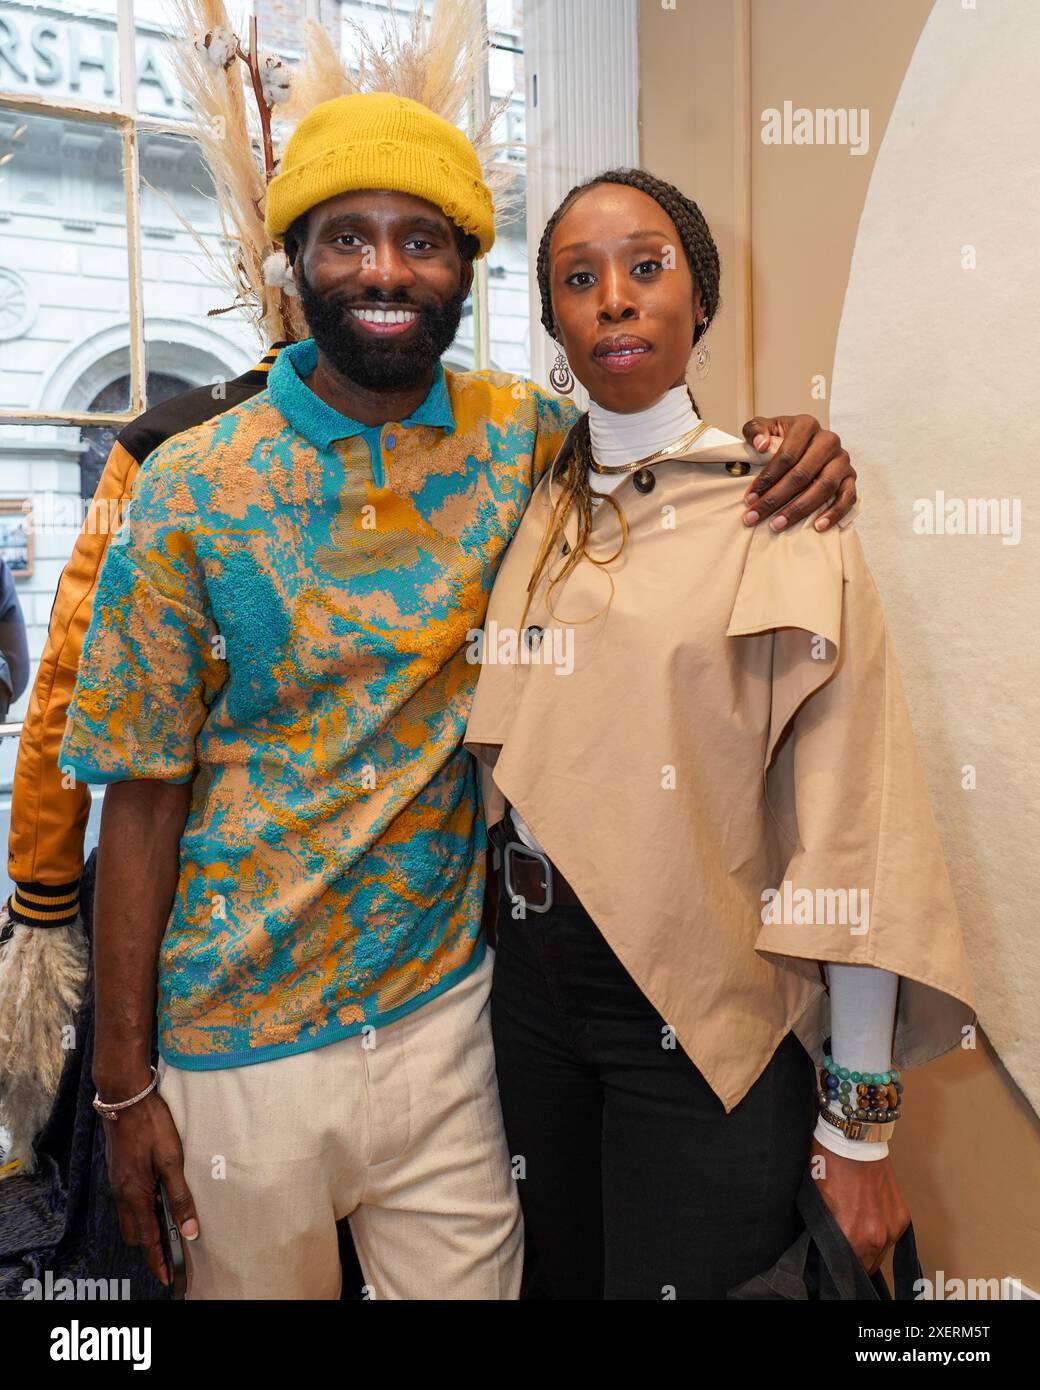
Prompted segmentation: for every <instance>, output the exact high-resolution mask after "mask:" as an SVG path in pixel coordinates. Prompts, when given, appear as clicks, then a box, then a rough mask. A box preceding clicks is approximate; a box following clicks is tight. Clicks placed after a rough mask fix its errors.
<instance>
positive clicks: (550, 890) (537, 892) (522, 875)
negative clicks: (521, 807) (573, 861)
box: [490, 806, 581, 912]
mask: <svg viewBox="0 0 1040 1390" xmlns="http://www.w3.org/2000/svg"><path fill="white" fill-rule="evenodd" d="M509 810H510V808H509V807H508V806H507V807H506V814H505V817H504V818H503V819H502V820H500V821H499V822H498V823H497V825H495V826H494V827H493V828H492V830H491V833H490V838H491V842H492V844H493V845H494V846H495V848H496V849H497V850H498V851H499V853H500V855H501V872H502V882H503V885H504V887H505V892H506V897H507V898H508V899H509V900H510V901H511V902H515V901H516V899H517V898H522V899H523V902H524V910H525V911H526V912H548V911H549V909H550V908H551V907H553V906H559V907H580V906H581V899H580V898H579V897H578V895H577V893H575V891H574V889H573V888H572V887H571V885H570V884H569V883H568V882H567V880H566V879H565V878H564V876H563V874H561V873H560V871H559V869H557V868H556V866H555V864H553V862H552V860H551V859H550V858H549V857H548V855H546V854H543V853H542V852H541V851H540V850H536V849H532V848H531V846H530V845H525V844H524V843H523V841H522V840H520V839H518V838H517V836H516V828H515V826H514V825H513V818H512V816H511V815H510V814H509Z"/></svg>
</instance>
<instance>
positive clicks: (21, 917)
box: [7, 439, 139, 926]
mask: <svg viewBox="0 0 1040 1390" xmlns="http://www.w3.org/2000/svg"><path fill="white" fill-rule="evenodd" d="M138 471H139V464H138V462H137V460H136V459H135V458H134V457H133V456H132V455H131V454H130V453H128V452H127V450H126V448H125V447H124V446H123V445H122V444H121V443H120V442H119V440H118V439H117V440H116V442H115V444H114V445H113V446H112V452H111V453H110V454H109V456H108V461H107V463H106V464H105V469H104V472H103V473H102V475H101V481H100V482H99V484H98V488H97V491H96V493H95V494H94V501H93V503H92V504H91V506H90V508H89V509H88V512H87V517H86V520H85V521H84V523H83V529H82V530H81V531H80V534H79V536H78V537H77V540H76V544H75V547H74V548H73V551H72V556H71V558H70V559H69V562H68V564H67V565H66V566H65V569H64V571H63V572H62V576H61V579H60V581H59V583H58V589H57V593H56V594H55V597H54V604H53V606H52V608H51V617H50V624H49V627H48V631H47V642H46V645H45V646H44V649H43V655H42V657H41V658H40V665H39V670H38V672H37V676H36V681H35V683H34V685H33V689H32V694H31V696H30V698H29V709H28V712H27V714H26V716H25V722H24V724H23V726H22V735H21V739H20V742H19V746H18V760H17V763H16V764H15V772H14V786H13V790H12V795H11V834H10V840H9V844H8V858H7V866H8V873H9V874H10V876H11V878H12V879H13V881H14V884H15V891H14V894H13V895H12V897H11V900H10V911H11V916H12V918H14V920H15V921H21V922H24V923H26V924H28V925H32V926H48V925H50V926H60V925H63V924H66V923H69V922H72V921H73V920H74V919H75V916H76V913H77V911H78V907H79V878H80V874H81V873H82V871H83V839H84V834H85V830H86V825H87V818H88V816H89V814H90V791H89V789H88V788H87V787H86V785H85V784H83V783H78V782H76V781H75V779H74V778H73V777H71V775H70V776H68V777H64V776H63V774H62V771H61V769H60V767H59V766H58V752H59V749H60V748H61V740H62V735H63V734H64V732H65V717H66V711H67V709H68V705H69V701H70V699H71V698H72V690H73V687H74V686H75V684H76V674H77V671H78V669H79V661H80V654H81V652H82V650H83V639H84V636H85V635H86V631H87V626H88V624H89V623H90V615H91V612H92V609H93V605H94V594H95V592H96V589H97V581H98V575H99V574H100V573H101V565H102V562H103V561H104V558H105V553H106V551H107V548H108V542H109V537H110V536H111V534H112V532H113V531H114V530H115V529H116V528H117V527H118V525H119V522H120V520H121V518H122V509H123V507H124V506H125V503H126V501H127V500H128V499H129V497H130V496H131V493H132V491H133V486H134V482H135V480H136V478H137V474H138Z"/></svg>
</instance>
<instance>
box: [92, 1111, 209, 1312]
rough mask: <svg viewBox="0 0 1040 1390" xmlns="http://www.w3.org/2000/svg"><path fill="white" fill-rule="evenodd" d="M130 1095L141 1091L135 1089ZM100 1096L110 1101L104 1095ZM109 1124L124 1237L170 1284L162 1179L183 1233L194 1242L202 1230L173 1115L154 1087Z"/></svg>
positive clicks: (114, 1185) (110, 1169) (112, 1171)
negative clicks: (160, 1203) (162, 1229)
mask: <svg viewBox="0 0 1040 1390" xmlns="http://www.w3.org/2000/svg"><path fill="white" fill-rule="evenodd" d="M138 1089H143V1088H140V1087H139V1088H138ZM130 1094H131V1095H136V1091H131V1092H130ZM101 1098H102V1100H107V1099H109V1097H108V1096H107V1095H105V1094H102V1097H101ZM104 1125H105V1137H106V1140H107V1145H106V1148H107V1154H108V1177H109V1182H110V1183H111V1186H112V1195H113V1197H114V1198H115V1203H116V1210H117V1211H118V1213H119V1229H120V1231H121V1233H122V1236H123V1239H124V1241H125V1242H126V1243H127V1245H139V1246H140V1247H141V1249H142V1251H143V1252H144V1257H145V1259H146V1260H147V1262H148V1268H149V1269H150V1270H151V1271H152V1273H153V1274H154V1275H155V1277H156V1278H157V1279H158V1280H159V1281H160V1282H161V1283H163V1284H169V1283H170V1281H171V1279H172V1275H173V1271H172V1270H167V1267H166V1262H165V1260H164V1258H163V1248H162V1240H161V1237H160V1235H159V1220H158V1216H157V1213H156V1207H155V1203H156V1196H157V1194H158V1191H159V1182H160V1180H161V1181H162V1183H163V1186H164V1187H165V1188H166V1195H167V1197H168V1198H169V1202H170V1210H171V1212H172V1213H173V1218H174V1220H175V1221H176V1222H177V1226H178V1228H179V1229H180V1233H181V1235H182V1236H183V1237H184V1238H185V1240H194V1239H195V1237H196V1236H197V1235H198V1233H199V1222H198V1217H197V1215H196V1213H195V1203H194V1202H193V1201H192V1198H191V1193H190V1192H189V1190H188V1184H187V1183H186V1182H185V1180H184V1150H183V1149H182V1148H181V1140H180V1135H179V1134H178V1133H177V1127H176V1125H175V1124H174V1123H173V1116H172V1115H171V1114H170V1112H169V1109H168V1108H167V1105H166V1102H165V1101H164V1100H163V1099H162V1097H161V1096H160V1095H159V1093H158V1092H157V1091H153V1092H152V1093H151V1095H148V1096H145V1098H144V1100H141V1101H138V1103H137V1104H136V1105H131V1106H130V1108H129V1109H128V1110H121V1111H120V1112H119V1118H118V1119H117V1120H105V1121H104Z"/></svg>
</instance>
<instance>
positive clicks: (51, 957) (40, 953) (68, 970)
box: [0, 906, 89, 1173]
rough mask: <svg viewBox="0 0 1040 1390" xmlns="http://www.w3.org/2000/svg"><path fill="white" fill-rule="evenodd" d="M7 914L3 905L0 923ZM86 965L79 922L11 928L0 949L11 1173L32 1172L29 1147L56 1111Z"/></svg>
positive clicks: (0, 1075)
mask: <svg viewBox="0 0 1040 1390" xmlns="http://www.w3.org/2000/svg"><path fill="white" fill-rule="evenodd" d="M6 916H7V909H6V906H5V907H4V908H3V910H2V912H0V919H2V920H3V921H6ZM88 961H89V947H88V944H87V939H86V935H85V933H84V930H83V923H82V921H81V920H80V919H79V918H78V917H77V919H76V921H75V922H74V923H73V924H72V926H70V927H47V928H46V929H42V928H33V927H23V926H21V925H20V924H17V923H16V924H14V929H13V933H12V935H11V936H10V937H9V938H8V939H7V940H6V941H5V942H4V944H3V945H2V946H0V1128H2V1129H5V1130H6V1131H7V1132H8V1134H9V1135H10V1141H11V1142H10V1147H9V1148H8V1150H7V1152H6V1154H5V1160H6V1162H5V1167H7V1166H8V1165H10V1171H17V1172H20V1173H32V1172H33V1171H35V1168H36V1158H35V1155H34V1153H33V1142H34V1141H35V1139H36V1137H37V1135H38V1134H39V1132H40V1131H41V1130H42V1129H43V1127H44V1125H45V1124H46V1123H47V1121H48V1119H49V1118H50V1114H51V1110H52V1109H53V1107H54V1098H55V1096H56V1095H57V1093H58V1084H59V1082H60V1081H61V1074H62V1071H63V1070H64V1067H65V1059H66V1058H67V1057H68V1055H69V1050H70V1048H69V1047H68V1046H66V1043H67V1041H68V1039H69V1035H68V1034H67V1033H66V1031H65V1030H66V1029H67V1028H69V1027H71V1025H72V1024H74V1022H75V1019H76V1015H77V1013H78V1012H79V1009H80V1005H81V1004H82V1002H83V996H84V992H85V989H86V983H87V973H88V972H87V967H88ZM15 1165H17V1168H16V1167H15Z"/></svg>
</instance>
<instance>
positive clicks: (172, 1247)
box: [155, 1183, 188, 1298]
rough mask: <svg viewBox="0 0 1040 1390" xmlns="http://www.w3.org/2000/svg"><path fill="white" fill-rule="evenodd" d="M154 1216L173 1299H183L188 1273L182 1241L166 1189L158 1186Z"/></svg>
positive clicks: (160, 1185)
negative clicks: (156, 1221)
mask: <svg viewBox="0 0 1040 1390" xmlns="http://www.w3.org/2000/svg"><path fill="white" fill-rule="evenodd" d="M155 1208H156V1210H155V1215H156V1219H157V1220H158V1222H159V1238H160V1239H161V1241H162V1250H163V1259H164V1261H165V1262H166V1272H167V1274H168V1275H169V1276H170V1283H171V1285H172V1291H173V1297H174V1298H183V1297H184V1294H185V1291H186V1289H187V1286H188V1271H187V1268H186V1266H185V1263H184V1241H183V1240H182V1239H181V1233H180V1229H179V1227H178V1225H177V1222H176V1221H175V1220H174V1216H173V1212H172V1211H171V1210H170V1202H169V1198H168V1197H167V1196H166V1188H165V1187H164V1186H163V1185H162V1183H160V1184H159V1195H158V1197H157V1198H156V1202H155Z"/></svg>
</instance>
